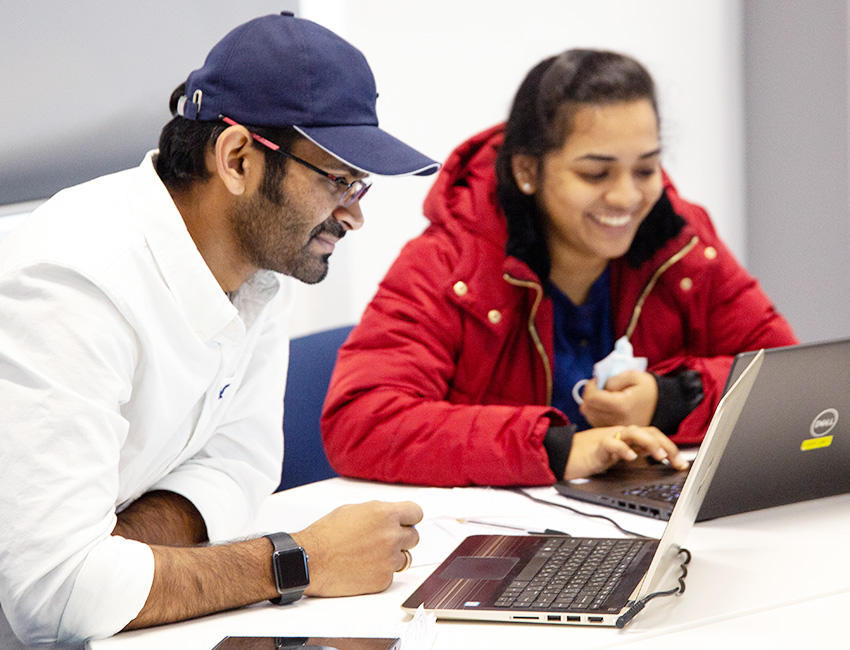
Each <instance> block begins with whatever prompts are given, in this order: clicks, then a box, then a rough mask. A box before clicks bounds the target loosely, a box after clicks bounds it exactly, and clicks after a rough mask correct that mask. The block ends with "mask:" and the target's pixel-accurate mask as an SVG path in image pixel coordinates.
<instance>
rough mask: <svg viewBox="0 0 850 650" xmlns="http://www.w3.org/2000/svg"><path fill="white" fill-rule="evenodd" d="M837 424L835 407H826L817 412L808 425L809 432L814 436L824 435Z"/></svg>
mask: <svg viewBox="0 0 850 650" xmlns="http://www.w3.org/2000/svg"><path fill="white" fill-rule="evenodd" d="M836 424H838V411H836V410H835V409H826V410H824V411H821V412H820V413H818V414H817V416H816V417H815V419H814V420H812V425H811V426H810V427H809V432H810V433H811V434H812V435H813V436H816V437H820V436H825V435H826V434H827V433H829V432H830V431H832V430H833V429H834V428H835V425H836Z"/></svg>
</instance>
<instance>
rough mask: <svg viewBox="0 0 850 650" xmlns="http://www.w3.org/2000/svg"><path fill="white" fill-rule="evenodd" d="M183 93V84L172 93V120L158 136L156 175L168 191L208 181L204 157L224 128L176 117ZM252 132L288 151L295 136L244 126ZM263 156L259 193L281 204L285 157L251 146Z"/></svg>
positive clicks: (284, 131) (285, 129) (285, 131)
mask: <svg viewBox="0 0 850 650" xmlns="http://www.w3.org/2000/svg"><path fill="white" fill-rule="evenodd" d="M185 92H186V84H185V83H184V84H180V85H179V86H178V87H177V88H175V89H174V92H173V93H171V98H170V99H169V102H168V109H169V111H171V114H172V115H173V116H174V117H173V118H172V119H171V121H170V122H168V124H166V125H165V126H164V127H163V128H162V132H161V133H160V136H159V154H158V155H157V158H156V173H157V174H158V175H159V177H160V179H161V180H162V182H163V184H164V185H165V186H166V187H167V188H168V189H169V190H176V191H181V190H186V189H188V188H189V186H191V185H192V184H193V183H196V182H200V181H204V180H206V179H207V178H209V177H210V174H209V172H208V171H207V165H206V153H207V150H208V149H209V148H211V147H215V142H216V140H217V139H218V136H220V135H221V133H222V131H224V130H225V129H226V128H227V124H225V123H224V122H218V121H215V122H201V121H197V120H187V119H185V118H183V117H181V116H179V115H177V104H178V102H179V100H180V98H181V97H183V95H184V94H185ZM243 126H245V127H246V128H247V129H248V130H249V131H253V132H254V133H257V134H259V135H262V136H263V137H265V138H268V139H269V140H271V141H272V142H274V143H275V144H278V145H280V147H281V149H283V150H284V151H288V150H289V148H290V147H291V146H292V143H293V141H294V140H295V139H296V138H297V137H298V132H297V131H296V130H295V129H293V128H292V127H283V128H270V127H263V126H257V125H252V124H244V125H243ZM254 146H256V147H259V148H260V149H262V150H263V153H264V154H265V173H264V175H263V182H262V185H261V186H260V191H261V192H263V194H264V195H265V196H266V197H268V198H270V199H272V200H273V201H275V202H278V203H279V202H280V181H281V179H282V178H283V174H284V168H285V165H286V156H281V155H280V154H278V153H276V152H274V151H272V150H271V149H269V148H268V147H264V146H262V145H260V144H257V143H254Z"/></svg>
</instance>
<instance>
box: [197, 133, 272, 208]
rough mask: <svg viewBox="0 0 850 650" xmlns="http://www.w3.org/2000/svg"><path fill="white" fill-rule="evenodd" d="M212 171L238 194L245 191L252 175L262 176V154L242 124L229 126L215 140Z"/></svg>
mask: <svg viewBox="0 0 850 650" xmlns="http://www.w3.org/2000/svg"><path fill="white" fill-rule="evenodd" d="M212 155H213V160H212V163H213V165H212V167H213V169H211V170H210V171H212V172H213V173H214V174H215V175H216V176H218V177H219V179H221V181H222V183H224V186H225V187H226V188H227V190H228V191H229V192H230V193H231V194H233V195H235V196H239V195H241V194H244V193H245V190H246V189H247V187H248V186H249V184H250V182H251V179H252V176H257V178H261V177H262V168H261V164H260V162H259V161H260V160H261V159H262V155H261V154H260V152H258V151H257V150H256V148H254V146H253V144H252V138H251V134H250V132H249V131H248V129H246V128H245V127H244V126H229V127H227V128H226V129H225V130H224V131H222V132H221V135H219V136H218V138H217V139H216V141H215V148H214V149H213V152H212Z"/></svg>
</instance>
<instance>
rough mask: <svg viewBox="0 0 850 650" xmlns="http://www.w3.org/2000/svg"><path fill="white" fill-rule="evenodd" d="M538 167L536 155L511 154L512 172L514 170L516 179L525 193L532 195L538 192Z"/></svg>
mask: <svg viewBox="0 0 850 650" xmlns="http://www.w3.org/2000/svg"><path fill="white" fill-rule="evenodd" d="M538 168H539V166H538V162H537V158H535V157H534V156H530V155H528V154H524V153H518V154H514V155H513V156H511V172H513V175H514V181H515V182H516V184H517V187H518V188H519V189H520V191H521V192H523V193H524V194H529V195H531V194H534V193H535V192H537V176H538Z"/></svg>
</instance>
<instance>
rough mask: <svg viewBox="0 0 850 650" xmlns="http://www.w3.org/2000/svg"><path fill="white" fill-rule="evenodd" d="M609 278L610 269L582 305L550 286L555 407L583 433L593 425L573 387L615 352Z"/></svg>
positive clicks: (591, 289)
mask: <svg viewBox="0 0 850 650" xmlns="http://www.w3.org/2000/svg"><path fill="white" fill-rule="evenodd" d="M609 276H610V274H609V272H608V269H607V268H606V269H605V271H604V272H603V273H602V275H600V276H599V277H598V278H597V279H596V281H595V282H594V283H593V285H592V286H591V287H590V291H589V292H588V294H587V300H585V301H584V304H583V305H578V306H576V305H574V304H573V301H572V300H570V299H569V298H568V297H567V296H566V294H564V293H563V292H562V291H561V290H560V289H558V287H556V286H555V285H554V284H552V283H551V282H550V283H549V290H550V292H551V295H552V308H553V312H554V328H555V372H554V386H553V390H552V406H554V407H555V408H557V409H559V410H561V411H562V412H564V413H565V414H566V415H567V417H569V418H570V422H572V423H573V424H575V425H576V427H577V429H578V430H579V431H581V430H582V429H587V428H589V427H590V425H589V424H588V423H587V420H585V419H584V416H583V415H582V414H581V413H580V412H579V410H578V404H577V403H576V402H575V400H573V395H572V391H573V386H575V384H576V382H578V381H580V380H581V379H590V378H591V377H592V376H593V364H594V363H596V362H597V361H600V360H601V359H603V358H604V357H606V356H607V355H608V354H609V353H610V352H611V351H612V350H613V349H614V329H613V324H612V322H611V321H612V318H611V291H610V286H611V285H610V277H609Z"/></svg>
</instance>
